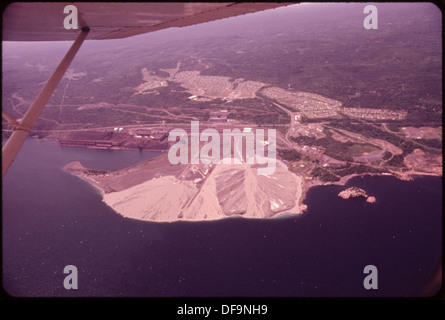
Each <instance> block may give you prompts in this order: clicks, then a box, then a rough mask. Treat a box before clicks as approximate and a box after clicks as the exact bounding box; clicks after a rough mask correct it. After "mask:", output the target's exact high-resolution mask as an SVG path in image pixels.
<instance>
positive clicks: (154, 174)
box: [38, 139, 442, 222]
mask: <svg viewBox="0 0 445 320" xmlns="http://www.w3.org/2000/svg"><path fill="white" fill-rule="evenodd" d="M38 140H52V139H38ZM52 141H54V140H52ZM76 147H78V146H76ZM90 149H102V148H94V147H91V148H90ZM109 150H128V151H139V150H137V149H127V148H114V149H109ZM142 151H155V152H162V153H161V154H159V155H156V156H155V157H153V158H151V159H149V160H146V161H143V162H140V163H136V164H134V165H131V166H129V167H126V168H123V169H120V170H117V171H108V172H107V171H104V172H101V171H99V170H97V172H94V170H92V171H91V172H89V170H90V169H88V168H85V167H83V166H82V165H81V164H80V162H79V163H76V161H74V162H71V163H69V164H67V165H66V166H64V167H63V168H62V169H63V170H64V171H67V172H69V173H71V174H72V175H74V176H77V177H79V178H81V179H82V180H84V181H86V182H87V183H88V184H90V185H93V187H94V188H95V189H96V190H98V192H99V194H100V195H101V196H102V200H103V201H104V198H105V197H107V198H109V197H108V196H107V195H109V194H110V193H114V194H115V195H117V194H116V192H120V191H125V190H128V189H129V188H134V187H135V186H139V185H142V184H144V183H147V182H151V183H154V180H158V179H159V178H163V177H166V176H171V177H172V178H174V180H175V181H176V182H174V184H176V183H177V182H179V183H186V184H187V183H188V182H190V181H188V180H184V181H182V180H181V179H180V176H181V175H183V174H184V172H185V170H190V169H191V168H190V167H189V165H179V166H174V168H173V167H172V166H171V165H169V163H168V161H166V159H165V157H166V152H165V150H154V149H153V150H142ZM277 160H278V161H280V163H282V164H283V165H284V167H285V171H286V172H287V174H289V175H292V176H293V175H295V176H296V178H297V180H299V183H298V185H299V186H298V187H297V188H298V189H299V191H298V192H297V194H296V195H295V197H296V201H295V202H294V205H293V207H292V208H288V209H283V210H281V211H278V212H275V213H274V214H269V215H266V216H257V215H255V214H254V215H251V214H249V215H248V216H249V217H248V218H258V219H265V218H279V217H280V216H281V217H282V216H283V215H284V216H294V215H298V214H302V213H304V212H305V211H306V210H308V209H309V208H308V206H307V204H306V203H305V201H306V197H307V193H308V192H309V190H310V189H311V188H312V187H314V186H325V185H339V186H345V185H346V184H347V182H348V181H349V180H351V179H352V178H354V177H358V176H362V177H363V176H393V177H395V178H396V179H398V180H406V181H409V180H412V179H413V178H414V177H416V176H436V177H441V176H442V175H441V174H438V173H436V172H417V171H414V170H412V169H411V170H409V171H406V172H399V171H394V170H390V169H389V170H388V172H383V173H381V172H379V173H375V172H369V173H367V172H363V173H353V174H349V175H346V176H343V177H341V178H340V180H338V181H333V182H322V181H320V180H319V179H310V180H309V179H305V178H304V177H303V176H300V175H297V174H295V173H293V172H291V171H290V170H289V169H288V165H287V164H286V162H283V161H282V160H280V159H277ZM195 169H196V168H195ZM191 170H192V171H193V170H194V169H193V168H192V169H191ZM95 175H97V176H98V178H99V179H98V180H99V181H97V180H96V179H95ZM210 176H211V174H210ZM206 179H207V177H206V178H205V179H204V181H205V180H206ZM160 180H162V179H160ZM129 181H131V182H129ZM158 182H159V180H158ZM257 183H258V182H257ZM174 184H173V185H174ZM160 187H161V186H158V187H157V188H160ZM171 187H172V186H171ZM162 188H164V186H162ZM196 188H197V189H196V190H198V191H197V194H200V193H201V187H200V186H196ZM212 188H213V186H212ZM167 189H168V188H167ZM139 192H140V190H139ZM208 192H209V191H208V190H207V191H206V192H205V194H207V193H208ZM127 196H128V195H127ZM211 198H213V196H212V197H211ZM249 198H250V199H247V200H246V199H241V198H240V199H239V200H242V201H247V202H252V201H251V200H252V198H251V197H249ZM265 198H267V199H268V200H270V201H273V197H272V196H271V195H269V196H266V197H265ZM166 200H168V199H166ZM239 200H238V201H239ZM202 201H203V200H202V199H200V202H202ZM215 201H216V202H215ZM217 201H218V199H217V198H216V199H214V202H215V203H217ZM104 202H105V203H106V204H107V205H109V206H110V207H111V208H112V209H113V210H114V211H116V212H117V213H118V214H120V215H122V216H124V217H129V216H127V215H126V214H121V213H119V212H118V210H116V208H114V206H112V205H110V204H108V203H107V202H106V201H104ZM167 202H168V201H167ZM253 202H255V201H253ZM187 203H188V201H187ZM206 203H207V205H208V206H209V204H210V202H208V201H207V202H206ZM215 205H216V204H215ZM215 205H211V206H209V207H208V208H213V209H215V208H216V207H218V206H215ZM220 205H221V204H220ZM254 205H255V204H254V203H253V204H250V205H249V207H251V208H253V206H254ZM132 207H133V209H132V210H135V211H136V209H138V208H136V207H134V206H132ZM221 208H222V207H221ZM221 208H219V209H218V210H217V211H218V212H216V213H215V214H216V216H215V214H213V213H212V212H211V210H208V212H209V214H208V215H207V214H202V218H203V219H198V217H197V216H196V215H195V214H192V213H190V212H188V211H190V210H186V211H187V212H188V215H189V217H185V216H184V217H182V211H184V210H183V209H180V210H179V213H180V214H179V216H181V218H178V219H174V218H171V219H169V220H152V219H140V218H136V217H135V219H137V220H148V221H156V222H175V221H213V220H217V219H223V218H226V217H231V216H232V215H227V214H223V213H222V212H220V211H221ZM194 209H195V210H197V211H203V210H200V209H199V206H198V207H197V206H196V205H195V206H194ZM213 209H212V210H213ZM257 209H258V208H257ZM138 210H139V209H138ZM160 210H161V209H159V208H158V209H157V211H158V214H161V211H160ZM170 211H173V209H171V210H170ZM147 214H148V213H147ZM129 215H131V213H130V214H129ZM243 215H244V214H243ZM243 215H241V217H243ZM210 216H211V218H210ZM129 218H131V217H129ZM209 218H210V219H209ZM245 218H247V217H245Z"/></svg>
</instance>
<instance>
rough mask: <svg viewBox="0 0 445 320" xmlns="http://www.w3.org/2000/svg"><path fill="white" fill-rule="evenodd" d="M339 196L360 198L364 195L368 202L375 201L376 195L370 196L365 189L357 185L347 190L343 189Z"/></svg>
mask: <svg viewBox="0 0 445 320" xmlns="http://www.w3.org/2000/svg"><path fill="white" fill-rule="evenodd" d="M338 196H339V197H340V198H342V199H349V198H358V197H363V198H365V199H366V202H369V203H374V202H375V197H373V196H368V194H367V193H366V191H365V190H363V189H360V188H357V187H351V188H348V189H346V190H343V191H341V192H340V193H339V194H338Z"/></svg>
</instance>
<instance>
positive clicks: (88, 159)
mask: <svg viewBox="0 0 445 320" xmlns="http://www.w3.org/2000/svg"><path fill="white" fill-rule="evenodd" d="M156 154H159V153H156V152H137V151H120V150H119V151H117V150H114V151H110V150H93V149H83V148H67V147H65V148H62V147H59V146H57V145H56V144H55V143H54V142H52V141H40V142H39V141H36V140H34V139H28V140H27V141H26V143H25V144H24V146H23V148H22V150H21V151H20V153H19V155H18V157H17V159H16V161H15V162H14V163H13V165H12V166H11V168H10V171H9V172H8V174H7V176H6V177H5V178H4V181H3V230H2V231H3V288H4V289H5V290H6V292H8V293H9V294H11V295H13V296H29V297H41V296H43V297H53V296H57V297H70V296H87V297H90V296H101V297H120V296H127V297H164V296H169V297H177V296H180V297H184V296H195V297H204V296H215V297H218V296H226V297H227V296H232V297H235V296H241V297H246V296H247V297H250V296H255V297H306V296H308V297H319V296H323V297H337V296H339V297H345V296H346V297H351V296H359V297H393V296H396V297H399V296H400V297H405V296H417V295H419V294H421V293H422V292H424V291H425V290H426V289H425V287H427V286H428V285H429V282H431V280H432V278H433V277H434V274H435V272H437V270H438V268H439V267H440V266H441V261H442V179H441V178H437V177H421V178H416V179H415V180H414V181H409V182H407V181H399V180H397V179H395V178H393V177H388V176H380V177H371V176H366V177H364V178H361V177H357V178H354V179H352V180H350V181H349V183H348V186H353V185H354V186H357V187H361V188H363V189H365V190H366V191H367V192H368V194H369V195H373V196H375V197H376V198H377V202H376V203H374V204H370V203H366V202H365V200H364V199H349V200H343V199H340V198H339V197H338V196H337V194H338V192H339V191H341V190H343V189H345V187H342V186H321V187H314V188H313V189H311V190H310V191H309V193H308V196H307V201H306V203H307V204H308V206H309V210H308V211H307V212H305V213H304V214H302V215H299V216H292V217H288V218H281V219H272V220H253V219H242V218H230V219H224V220H219V221H209V222H175V223H155V222H145V221H137V220H131V219H127V218H123V217H121V216H120V215H118V214H116V213H115V212H114V211H113V210H112V209H111V208H109V207H108V206H106V205H105V204H104V203H103V202H102V201H101V196H100V194H99V192H98V191H97V190H96V189H94V188H93V187H92V186H90V185H89V184H88V183H86V182H84V181H82V180H81V179H79V178H77V177H75V176H73V175H71V174H69V173H66V172H64V171H63V170H62V169H61V168H62V167H63V166H64V165H66V164H67V163H69V162H71V161H80V162H81V163H82V164H83V165H84V166H86V167H90V168H95V169H102V170H116V169H120V168H124V167H126V166H129V165H132V164H135V163H138V162H140V161H143V160H145V159H149V158H151V157H153V156H155V155H156ZM66 265H75V266H76V267H77V268H78V272H79V274H78V289H77V290H66V289H65V288H64V286H63V280H64V278H65V276H66V274H64V273H63V269H64V267H65V266H66ZM366 265H374V266H376V267H377V270H378V289H377V290H366V289H364V287H363V280H364V278H365V277H366V275H365V274H364V273H363V269H364V267H365V266H366Z"/></svg>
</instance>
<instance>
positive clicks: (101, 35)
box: [3, 2, 291, 41]
mask: <svg viewBox="0 0 445 320" xmlns="http://www.w3.org/2000/svg"><path fill="white" fill-rule="evenodd" d="M69 4H72V5H74V6H75V7H76V8H77V10H78V15H79V28H82V27H89V28H90V32H89V34H88V37H87V40H88V39H96V40H99V39H118V38H125V37H131V36H134V35H138V34H142V33H148V32H153V31H157V30H162V29H166V28H172V27H185V26H191V25H194V24H198V23H204V22H209V21H213V20H218V19H223V18H229V17H234V16H238V15H243V14H246V13H253V12H257V11H263V10H267V9H273V8H277V7H282V6H286V5H289V4H291V3H264V2H263V3H251V2H248V3H199V2H198V3H193V2H192V3H187V2H180V3H174V2H166V3H156V2H148V3H144V2H135V3H124V2H110V3H106V2H97V3H94V2H92V3H89V2H78V3H76V2H74V3H67V2H59V3H57V2H56V3H54V2H30V3H23V2H22V3H20V2H16V3H11V4H10V5H9V6H8V7H7V8H6V10H5V11H4V13H3V40H4V41H56V40H75V39H76V37H77V35H78V32H77V31H76V30H66V29H65V28H64V27H63V20H64V18H65V17H66V16H67V15H68V14H64V13H63V9H64V8H65V6H66V5H69Z"/></svg>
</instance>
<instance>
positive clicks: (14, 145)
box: [2, 27, 89, 177]
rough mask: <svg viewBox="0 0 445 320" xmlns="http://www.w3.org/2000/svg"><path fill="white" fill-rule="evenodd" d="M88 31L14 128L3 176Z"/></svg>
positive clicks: (4, 148) (3, 162)
mask: <svg viewBox="0 0 445 320" xmlns="http://www.w3.org/2000/svg"><path fill="white" fill-rule="evenodd" d="M88 32H89V28H87V27H86V28H83V29H82V32H81V33H80V34H79V36H78V37H77V39H76V40H75V41H74V43H73V44H72V46H71V48H70V49H69V50H68V52H67V53H66V55H65V57H63V59H62V61H61V62H60V63H59V65H58V66H57V68H56V70H55V71H54V72H53V74H52V75H51V77H50V78H49V80H48V81H47V82H46V84H45V85H44V86H43V88H42V90H41V91H40V93H39V95H38V96H37V98H36V99H35V100H34V102H33V103H32V104H31V106H30V107H29V109H28V111H27V112H26V114H25V116H24V117H23V119H22V121H21V122H20V123H19V126H18V127H15V128H14V132H13V133H12V135H11V137H10V138H9V139H8V141H7V142H6V144H5V146H4V147H3V150H2V177H4V176H5V175H6V172H7V171H8V169H9V166H10V165H11V163H12V162H13V161H14V159H15V156H16V155H17V153H18V152H19V150H20V148H21V146H22V144H23V142H25V139H26V137H27V136H28V134H29V132H30V131H31V129H32V127H33V125H34V123H35V122H36V121H37V118H38V117H39V115H40V113H42V111H43V109H44V108H45V105H46V103H47V102H48V100H49V98H50V97H51V95H52V94H53V92H54V89H56V87H57V85H58V84H59V82H60V80H61V79H62V77H63V75H64V74H65V71H66V70H67V69H68V67H69V65H70V64H71V61H73V59H74V57H75V55H76V53H77V51H78V50H79V48H80V46H81V45H82V43H83V41H84V40H85V38H86V36H87V35H88Z"/></svg>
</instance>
